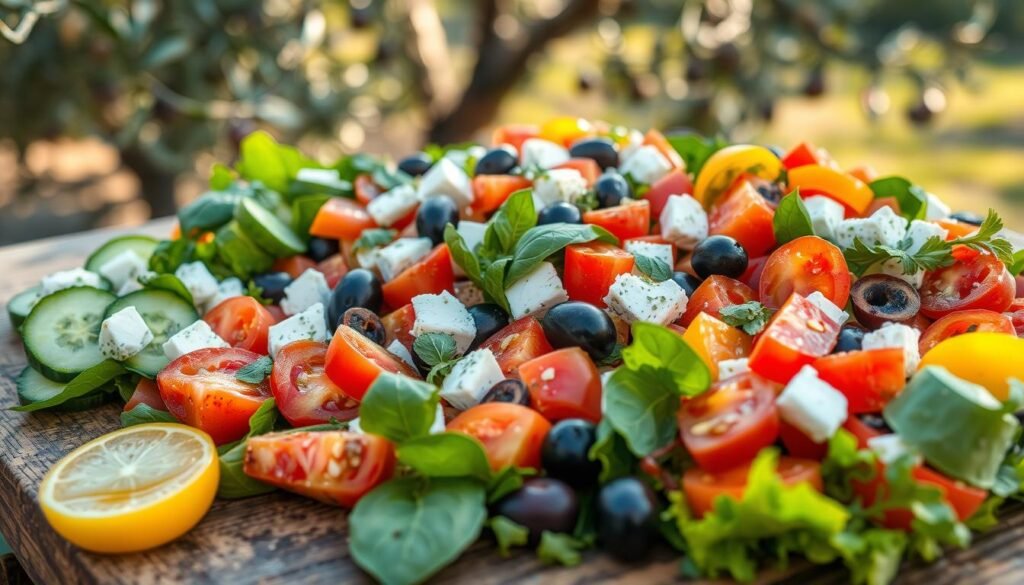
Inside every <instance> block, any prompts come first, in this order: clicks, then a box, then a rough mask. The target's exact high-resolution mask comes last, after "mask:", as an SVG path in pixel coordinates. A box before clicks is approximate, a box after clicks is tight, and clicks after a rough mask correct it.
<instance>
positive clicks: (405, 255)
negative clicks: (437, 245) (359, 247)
mask: <svg viewBox="0 0 1024 585" xmlns="http://www.w3.org/2000/svg"><path fill="white" fill-rule="evenodd" d="M433 247H434V244H433V242H431V241H430V238H398V239H397V240H395V241H394V242H391V243H390V244H388V245H387V246H384V247H383V248H381V249H380V251H379V252H377V269H378V270H380V275H381V277H383V278H384V282H388V281H391V280H393V279H394V278H395V277H396V276H398V275H399V274H401V273H402V271H404V270H405V269H406V268H409V267H410V266H412V265H413V264H416V263H417V262H419V261H420V260H422V259H423V257H424V256H426V255H427V254H429V253H430V250H431V249H433Z"/></svg>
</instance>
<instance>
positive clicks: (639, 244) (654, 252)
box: [626, 240, 676, 270]
mask: <svg viewBox="0 0 1024 585" xmlns="http://www.w3.org/2000/svg"><path fill="white" fill-rule="evenodd" d="M626 251H627V252H629V253H630V254H632V255H634V256H637V255H640V256H648V257H650V258H656V259H658V260H661V261H662V262H664V263H665V264H666V265H667V266H668V267H669V269H670V270H671V269H672V268H673V267H674V266H675V265H676V262H675V250H673V249H672V246H671V245H670V244H658V243H656V242H644V241H642V240H631V241H627V242H626ZM634 270H636V268H635V267H634Z"/></svg>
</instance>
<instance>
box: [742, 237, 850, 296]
mask: <svg viewBox="0 0 1024 585" xmlns="http://www.w3.org/2000/svg"><path fill="white" fill-rule="evenodd" d="M850 282H851V279H850V269H849V268H848V267H847V266H846V258H844V257H843V253H842V252H841V251H839V248H837V247H835V246H834V245H832V244H830V243H829V242H827V241H825V240H823V239H821V238H819V237H817V236H803V237H800V238H797V239H795V240H793V241H791V242H788V243H786V244H783V245H782V246H779V248H778V249H777V250H775V251H774V252H772V254H771V255H770V256H768V260H767V261H766V262H765V264H764V272H762V273H761V281H760V283H759V287H760V293H759V294H760V297H761V302H762V303H763V304H764V305H765V306H766V307H770V308H772V309H777V308H779V307H781V306H782V303H785V302H786V299H788V298H789V296H790V295H791V294H793V293H799V294H801V295H803V296H807V295H809V294H811V293H813V292H815V291H817V292H820V293H821V294H823V295H825V298H827V299H828V300H830V301H832V303H833V304H834V305H836V306H837V307H845V306H846V301H848V300H849V299H850Z"/></svg>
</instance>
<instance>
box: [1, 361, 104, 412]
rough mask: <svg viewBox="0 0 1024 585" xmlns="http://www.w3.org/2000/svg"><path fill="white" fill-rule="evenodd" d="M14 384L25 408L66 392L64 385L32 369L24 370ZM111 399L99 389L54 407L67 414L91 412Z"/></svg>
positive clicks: (19, 399)
mask: <svg viewBox="0 0 1024 585" xmlns="http://www.w3.org/2000/svg"><path fill="white" fill-rule="evenodd" d="M14 383H15V386H17V388H18V401H19V402H21V404H22V405H23V406H27V405H29V404H33V403H36V402H42V401H43V400H49V399H51V398H53V397H54V396H56V395H58V394H60V393H61V392H63V391H64V384H63V383H62V382H54V381H53V380H51V379H49V378H47V377H46V376H44V375H42V374H40V373H39V372H37V371H36V370H33V369H32V368H31V367H27V368H25V369H24V370H22V371H21V373H20V374H18V378H17V379H16V380H15V382H14ZM109 399H110V393H109V392H104V391H103V390H102V389H97V390H96V391H95V392H93V393H92V394H86V395H85V396H79V397H78V398H72V399H70V400H68V401H67V402H65V403H64V404H61V405H59V406H54V407H53V410H62V411H67V412H77V411H80V410H89V409H90V408H96V407H97V406H100V405H101V404H103V403H105V402H106V401H107V400H109Z"/></svg>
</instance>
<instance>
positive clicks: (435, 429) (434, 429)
mask: <svg viewBox="0 0 1024 585" xmlns="http://www.w3.org/2000/svg"><path fill="white" fill-rule="evenodd" d="M444 429H445V421H444V407H443V406H441V403H440V402H439V403H438V404H437V411H435V413H434V422H433V423H431V424H430V430H429V431H427V432H428V433H430V434H431V435H436V434H438V433H443V432H444Z"/></svg>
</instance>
